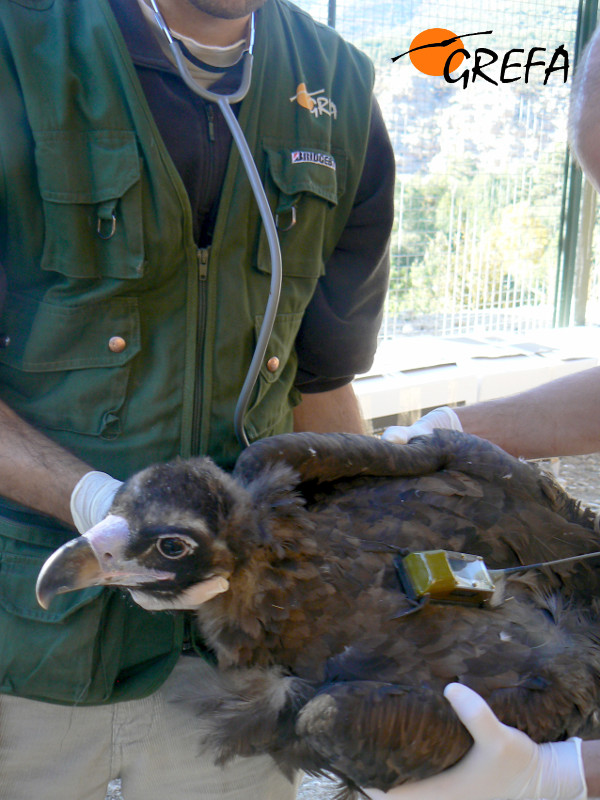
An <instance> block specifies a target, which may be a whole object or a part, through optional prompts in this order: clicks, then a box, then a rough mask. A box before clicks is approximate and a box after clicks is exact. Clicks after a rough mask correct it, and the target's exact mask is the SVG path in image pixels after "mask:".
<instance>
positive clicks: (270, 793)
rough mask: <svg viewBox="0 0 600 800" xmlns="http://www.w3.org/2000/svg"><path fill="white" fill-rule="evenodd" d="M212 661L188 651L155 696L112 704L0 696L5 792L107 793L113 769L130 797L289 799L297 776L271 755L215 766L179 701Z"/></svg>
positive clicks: (10, 797) (46, 795)
mask: <svg viewBox="0 0 600 800" xmlns="http://www.w3.org/2000/svg"><path fill="white" fill-rule="evenodd" d="M211 669H212V667H211V666H210V665H208V664H206V663H205V662H204V661H202V659H199V658H194V657H188V656H185V657H182V658H180V659H179V662H178V664H177V666H176V667H175V669H174V671H173V673H172V674H171V676H170V677H169V679H168V680H167V682H166V683H165V684H164V686H163V687H162V688H161V689H160V690H159V691H158V692H156V693H155V694H153V695H152V696H151V697H147V698H145V699H143V700H132V701H128V702H124V703H115V704H113V705H107V706H93V707H90V706H88V707H71V706H59V705H53V704H51V703H40V702H37V701H34V700H25V699H23V698H19V697H12V696H8V695H0V800H105V796H106V789H107V785H108V783H109V781H111V780H113V779H115V778H121V782H122V792H123V797H124V800H293V798H294V797H295V796H296V791H297V788H298V785H299V783H300V780H301V775H298V777H297V780H296V781H295V782H294V784H292V783H290V782H289V781H288V780H287V779H286V778H285V777H284V776H283V775H282V773H281V772H280V771H279V770H278V769H277V767H276V766H275V763H274V762H273V760H272V759H271V758H270V757H269V756H260V757H252V758H238V759H235V760H234V761H231V762H229V763H228V764H226V765H225V766H224V767H218V766H215V765H214V763H213V757H212V754H211V753H210V752H208V751H206V750H205V751H202V750H201V747H200V744H199V741H198V738H199V737H198V734H197V733H196V732H195V716H194V712H193V710H192V709H191V708H190V707H189V706H188V704H186V703H185V702H173V701H174V700H180V698H181V697H182V695H185V694H186V693H188V692H189V691H190V688H189V687H190V684H192V685H193V684H196V686H201V682H202V673H203V671H205V670H211ZM192 692H193V689H192Z"/></svg>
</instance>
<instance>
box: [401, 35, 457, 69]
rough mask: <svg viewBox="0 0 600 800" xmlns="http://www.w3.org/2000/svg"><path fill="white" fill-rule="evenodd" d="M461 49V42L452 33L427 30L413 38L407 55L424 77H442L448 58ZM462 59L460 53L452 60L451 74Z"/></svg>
mask: <svg viewBox="0 0 600 800" xmlns="http://www.w3.org/2000/svg"><path fill="white" fill-rule="evenodd" d="M462 48H464V45H463V43H462V40H461V39H460V37H458V36H457V35H456V34H455V33H452V31H449V30H447V29H446V28H428V29H427V30H426V31H421V33H418V34H417V35H416V36H415V38H414V39H413V40H412V42H411V43H410V50H409V51H408V54H409V55H410V60H411V61H412V63H413V66H414V67H415V68H416V69H418V70H419V72H423V73H424V74H425V75H443V74H444V65H445V64H446V61H447V60H448V58H449V57H450V56H451V55H452V53H454V52H455V51H456V50H460V49H462ZM464 59H465V57H464V55H463V54H462V53H461V54H460V55H457V56H456V57H455V58H453V59H452V72H454V70H455V69H458V67H460V65H461V64H462V62H463V61H464Z"/></svg>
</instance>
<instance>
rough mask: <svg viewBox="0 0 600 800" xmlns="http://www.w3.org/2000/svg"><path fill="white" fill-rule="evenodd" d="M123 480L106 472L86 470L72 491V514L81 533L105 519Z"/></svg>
mask: <svg viewBox="0 0 600 800" xmlns="http://www.w3.org/2000/svg"><path fill="white" fill-rule="evenodd" d="M121 485H122V481H118V480H116V479H115V478H111V476H110V475H107V474H106V473H105V472H86V474H85V475H84V476H83V478H80V480H79V481H78V482H77V484H76V485H75V488H74V489H73V491H72V493H71V516H72V517H73V522H74V523H75V527H76V528H77V530H78V531H79V533H86V532H87V531H89V530H90V528H93V527H94V525H96V524H97V523H98V522H100V521H101V520H103V519H104V517H105V516H106V515H107V514H108V510H109V508H110V507H111V505H112V501H113V499H114V497H115V495H116V493H117V489H118V488H119V486H121Z"/></svg>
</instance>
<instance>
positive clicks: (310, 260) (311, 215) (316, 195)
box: [257, 142, 346, 279]
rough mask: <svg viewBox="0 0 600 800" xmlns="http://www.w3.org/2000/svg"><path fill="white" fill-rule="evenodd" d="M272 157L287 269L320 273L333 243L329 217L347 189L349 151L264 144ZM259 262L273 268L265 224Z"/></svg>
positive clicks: (269, 184) (270, 175) (273, 194)
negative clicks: (329, 150) (347, 158)
mask: <svg viewBox="0 0 600 800" xmlns="http://www.w3.org/2000/svg"><path fill="white" fill-rule="evenodd" d="M264 150H265V153H266V157H267V176H266V179H265V188H266V191H267V195H268V197H269V202H270V204H271V208H272V210H273V214H274V215H275V217H276V219H277V227H278V234H279V243H280V247H281V255H282V260H283V274H284V276H286V277H290V278H313V279H316V278H318V277H319V276H320V275H322V274H323V273H324V271H325V260H326V258H327V257H328V255H329V252H328V250H329V251H330V250H331V249H333V245H334V243H333V242H330V241H329V236H328V233H327V219H328V215H329V213H330V212H331V211H332V210H333V209H334V208H335V206H336V205H337V202H338V198H339V196H340V195H341V194H343V192H344V189H345V184H346V157H345V154H344V153H342V152H338V151H334V152H328V151H327V150H326V149H324V148H320V147H318V146H316V145H315V146H306V147H299V146H298V145H297V144H296V145H294V146H293V147H290V146H284V145H278V144H275V143H271V142H266V143H265V144H264ZM257 266H258V269H259V270H260V271H261V272H270V271H271V260H270V256H269V246H268V242H267V237H266V234H265V232H264V229H263V230H261V235H260V240H259V247H258V259H257Z"/></svg>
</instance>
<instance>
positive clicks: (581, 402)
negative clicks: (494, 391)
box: [454, 367, 600, 458]
mask: <svg viewBox="0 0 600 800" xmlns="http://www.w3.org/2000/svg"><path fill="white" fill-rule="evenodd" d="M454 410H455V411H456V414H457V415H458V417H459V419H460V421H461V424H462V426H463V428H464V430H465V431H466V432H467V433H474V434H477V435H478V436H482V437H483V438H485V439H490V440H491V441H493V442H495V443H496V444H498V445H500V447H502V448H504V450H506V451H507V452H509V453H512V454H513V455H516V456H523V457H524V458H542V457H548V456H567V455H581V454H584V453H592V452H596V451H599V450H600V367H593V368H592V369H589V370H583V371H582V372H577V373H575V374H574V375H568V376H566V377H564V378H558V379H557V380H555V381H551V382H549V383H546V384H543V385H542V386H539V387H536V388H535V389H531V390H529V391H526V392H522V393H520V394H517V395H511V396H510V397H501V398H498V399H497V400H489V401H487V402H485V403H476V404H474V405H472V406H465V407H462V408H456V409H454Z"/></svg>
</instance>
